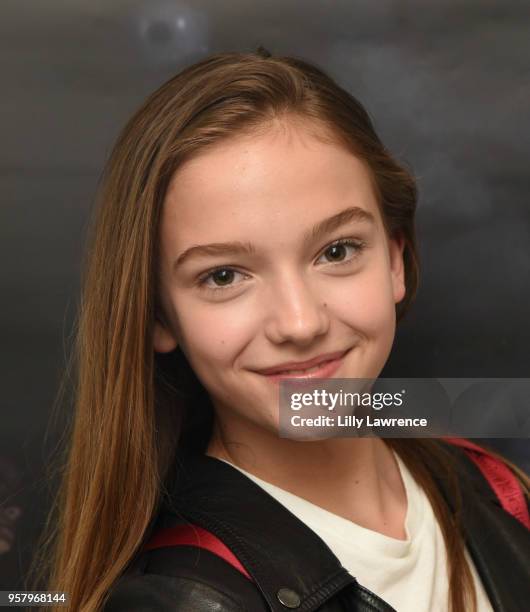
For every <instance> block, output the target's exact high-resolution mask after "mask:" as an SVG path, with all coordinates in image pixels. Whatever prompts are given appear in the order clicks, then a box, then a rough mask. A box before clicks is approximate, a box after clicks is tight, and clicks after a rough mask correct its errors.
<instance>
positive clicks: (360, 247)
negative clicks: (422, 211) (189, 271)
mask: <svg viewBox="0 0 530 612" xmlns="http://www.w3.org/2000/svg"><path fill="white" fill-rule="evenodd" d="M340 245H345V246H351V247H353V248H354V249H355V251H356V252H355V254H354V256H353V257H352V258H350V259H347V260H341V261H338V262H335V265H337V266H340V265H346V264H349V263H351V262H352V261H353V260H354V259H356V258H357V257H359V256H360V255H361V253H362V252H363V251H364V249H365V248H366V243H365V242H363V241H362V240H353V239H352V238H339V239H338V240H335V241H334V242H332V243H330V244H328V246H327V247H326V248H325V249H324V250H323V251H322V255H324V254H325V253H326V251H327V250H328V249H330V248H332V247H334V246H340ZM322 255H321V256H322ZM321 256H320V257H321ZM320 257H319V259H320ZM329 263H330V264H333V262H329ZM221 270H231V271H232V272H238V270H236V269H235V268H232V267H230V266H221V267H219V268H214V269H213V270H210V271H209V272H206V273H205V274H203V275H202V276H201V277H200V278H199V279H198V281H197V284H198V285H199V287H200V288H201V289H203V290H205V291H209V292H212V293H217V292H218V291H226V290H227V289H233V288H234V284H233V283H231V284H229V285H224V286H222V285H221V286H217V287H209V286H207V285H206V282H207V281H208V280H209V279H210V278H212V277H213V275H214V274H215V273H216V272H220V271H221Z"/></svg>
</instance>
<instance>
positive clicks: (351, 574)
mask: <svg viewBox="0 0 530 612" xmlns="http://www.w3.org/2000/svg"><path fill="white" fill-rule="evenodd" d="M416 199H417V191H416V185H415V182H414V179H413V177H412V176H411V174H410V173H409V172H408V171H407V170H406V169H405V168H404V167H402V166H400V165H399V164H398V163H397V162H396V161H395V160H394V159H393V158H392V157H391V155H390V154H389V152H388V151H387V150H386V149H385V147H384V145H383V144H382V143H381V141H380V140H379V138H378V136H377V135H376V133H375V131H374V128H373V126H372V123H371V121H370V119H369V116H368V114H367V113H366V111H365V110H364V109H363V107H362V106H361V105H360V103H359V102H358V101H357V100H356V99H355V98H353V97H352V96H351V95H350V94H348V93H347V92H346V91H345V90H343V89H342V88H340V87H339V86H338V85H337V84H336V83H335V82H334V81H333V80H332V79H331V78H330V77H328V76H327V75H326V74H324V73H323V72H322V71H321V70H320V69H317V68H316V67H315V66H312V65H310V64H309V63H307V62H304V61H301V60H299V59H295V58H289V57H272V56H270V54H269V53H268V52H267V51H265V50H264V49H262V48H260V49H259V50H258V51H257V52H256V53H249V54H238V53H226V54H219V55H215V56H212V57H210V58H207V59H205V60H204V61H201V62H199V63H197V64H195V65H193V66H190V67H189V68H187V69H185V70H184V71H182V72H181V73H180V74H178V75H177V76H175V77H174V78H172V79H171V80H170V81H168V82H167V83H166V84H164V85H163V86H162V87H161V88H160V89H158V90H157V91H156V92H155V93H153V94H152V95H151V96H150V97H149V99H148V100H147V101H146V102H145V104H144V105H143V106H142V108H141V109H140V110H139V111H138V112H137V113H136V114H135V115H134V117H133V118H132V119H131V120H130V121H129V123H128V124H127V125H126V127H125V128H124V130H123V132H122V133H121V135H120V137H119V139H118V141H117V143H116V145H115V148H114V150H113V152H112V155H111V158H110V160H109V162H108V165H107V168H106V171H105V173H104V179H103V184H102V188H101V190H100V198H99V206H98V210H97V215H96V217H95V225H94V226H93V228H92V232H91V236H92V241H91V244H90V249H89V251H88V262H87V268H86V276H85V279H84V289H83V294H82V302H81V309H80V317H79V327H78V336H77V345H76V346H77V351H76V355H77V368H78V378H77V390H76V393H77V396H76V397H77V404H76V412H75V420H74V423H73V428H72V433H71V443H70V446H69V452H68V456H67V461H66V465H65V471H64V483H63V487H62V490H61V495H60V497H59V499H58V502H57V518H56V519H55V518H53V519H50V525H51V524H52V522H51V521H52V520H53V521H54V524H55V525H56V537H55V549H54V550H55V553H54V564H53V567H52V571H51V576H50V580H49V583H48V584H49V587H48V588H50V589H54V590H62V591H66V592H67V593H68V595H69V607H70V609H72V610H82V611H91V610H99V609H104V610H106V611H107V612H115V611H122V610H123V611H126V610H127V611H129V612H130V611H140V610H160V611H166V610H167V611H169V610H182V611H185V612H189V611H201V610H204V611H206V610H208V611H211V610H223V611H227V612H228V611H236V610H250V611H252V612H255V611H256V612H257V611H260V610H263V611H265V610H275V611H279V610H288V609H298V610H304V611H305V612H307V611H309V610H321V611H328V612H331V611H339V610H379V611H389V610H399V611H400V612H401V611H405V612H408V611H409V610H425V611H427V610H439V611H442V610H444V611H445V610H452V611H453V612H464V611H466V612H467V611H469V610H479V611H481V612H484V611H490V610H495V611H500V610H502V611H506V612H507V611H510V612H513V611H515V610H523V609H526V603H527V601H528V596H529V595H530V589H529V588H528V577H529V575H528V568H529V567H530V537H529V533H528V529H527V528H526V527H525V525H524V524H523V523H524V521H525V520H526V518H527V516H526V517H525V516H522V517H521V516H520V517H516V516H513V515H512V514H511V513H510V512H508V511H507V510H505V509H504V508H503V507H501V505H500V504H499V502H498V500H497V497H496V495H495V492H494V491H493V490H492V488H490V485H489V484H488V482H487V480H486V479H485V478H484V476H483V475H482V473H481V471H480V469H479V468H478V467H477V465H476V464H475V463H474V462H473V461H471V460H470V459H469V458H468V454H467V453H466V452H465V451H464V450H462V449H461V448H459V447H456V446H454V445H451V444H449V443H448V442H446V441H443V440H438V439H431V440H428V439H401V440H398V439H386V440H383V439H380V438H378V437H371V438H336V437H334V438H328V439H319V440H312V441H297V440H290V439H286V438H280V437H279V435H278V420H279V416H278V379H279V377H280V374H279V373H281V374H283V376H290V377H294V378H297V377H300V378H304V377H310V376H317V377H326V376H327V377H340V378H354V377H359V378H377V376H378V375H379V374H380V372H381V370H382V369H383V366H384V364H385V362H386V360H387V358H388V356H389V353H390V350H391V347H392V344H393V340H394V336H395V328H396V324H397V322H399V321H400V320H401V319H402V317H403V316H404V314H405V312H406V311H407V309H408V308H409V305H410V303H411V301H412V300H413V298H414V295H415V292H416V287H417V283H418V261H417V251H416V242H415V231H414V214H415V208H416ZM471 452H475V453H476V455H477V456H479V455H480V452H481V451H480V449H479V448H478V447H474V449H473V450H472V451H471ZM498 465H499V466H501V467H504V468H505V470H507V472H508V474H509V476H510V477H511V479H512V480H511V481H510V482H512V484H513V480H515V479H516V484H517V487H520V488H519V489H518V490H517V491H516V492H515V493H514V494H519V493H521V491H524V492H525V495H526V496H528V484H529V482H528V478H527V477H526V476H525V475H524V474H523V472H522V471H520V470H519V469H518V468H517V467H516V466H514V465H513V464H511V463H509V462H507V461H504V462H502V461H501V462H499V463H498ZM506 465H509V469H508V468H506ZM514 474H515V475H516V477H515V476H514ZM521 495H522V493H521ZM523 499H525V498H523ZM526 503H527V502H526V501H525V508H524V512H527V506H526ZM53 516H55V515H53ZM186 526H187V530H186ZM179 529H180V532H179ZM179 533H180V534H181V536H180V539H173V540H171V538H170V539H167V537H168V534H169V535H170V536H171V537H174V536H175V534H177V535H178V534H179ZM190 533H191V536H190ZM164 537H166V539H165V540H164V539H163V538H164ZM153 538H154V539H153ZM157 538H158V539H157ZM160 538H162V540H161V539H160ZM161 543H162V544H163V545H161ZM171 544H174V545H171ZM176 544H179V545H176ZM198 547H200V548H198ZM54 609H55V608H54ZM58 609H59V608H57V610H58Z"/></svg>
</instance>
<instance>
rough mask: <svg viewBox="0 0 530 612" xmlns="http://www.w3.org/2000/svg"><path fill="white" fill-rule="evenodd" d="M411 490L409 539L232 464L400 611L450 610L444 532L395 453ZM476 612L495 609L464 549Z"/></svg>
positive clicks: (408, 519)
mask: <svg viewBox="0 0 530 612" xmlns="http://www.w3.org/2000/svg"><path fill="white" fill-rule="evenodd" d="M394 456H395V458H396V461H397V463H398V466H399V469H400V472H401V478H402V480H403V484H404V486H405V491H406V494H407V515H406V519H405V531H406V534H407V539H406V540H398V539H396V538H392V537H390V536H386V535H383V534H381V533H379V532H377V531H372V530H371V529H366V528H365V527H361V526H360V525H357V524H356V523H353V522H352V521H350V520H348V519H346V518H343V517H341V516H337V515H336V514H333V513H332V512H329V511H328V510H324V508H321V507H320V506H317V505H315V504H313V503H311V502H309V501H307V500H306V499H303V498H302V497H299V496H298V495H294V494H293V493H290V492H289V491H285V490H284V489H281V488H280V487H277V486H275V485H273V484H271V483H269V482H265V481H264V480H261V479H260V478H258V477H257V476H254V475H253V474H250V473H249V472H247V471H245V470H242V469H241V468H239V467H237V466H236V465H233V464H232V463H230V462H228V461H226V463H230V465H232V466H233V467H235V468H236V469H238V470H239V471H240V472H242V473H243V474H245V475H246V476H248V478H250V479H251V480H253V481H254V482H255V483H256V484H258V485H259V486H260V487H261V488H263V489H264V490H265V491H267V492H268V493H269V494H270V495H272V497H274V498H275V499H276V500H277V501H279V502H280V503H281V504H282V505H283V506H285V507H286V508H287V509H288V510H289V511H290V512H292V513H293V514H294V515H295V516H296V517H298V518H299V519H300V520H301V521H302V522H303V523H305V524H306V525H307V526H308V527H309V528H310V529H312V530H313V531H314V532H315V533H316V534H317V535H318V536H319V537H320V538H321V539H322V540H324V542H325V543H326V544H327V545H328V546H329V548H330V549H331V550H332V551H333V553H334V554H335V556H336V557H337V558H338V559H339V561H340V562H341V564H342V565H343V567H345V568H346V569H347V570H348V572H349V573H350V574H351V575H352V576H354V577H355V578H356V579H357V581H358V582H359V583H360V584H361V585H362V586H364V587H366V588H367V589H369V590H370V591H372V592H374V593H375V594H376V595H378V596H379V597H381V598H382V599H384V600H385V601H386V602H388V603H389V604H390V605H391V606H392V607H394V608H395V609H396V610H397V612H410V610H414V611H416V612H424V611H425V612H447V610H448V609H449V605H448V593H449V584H448V578H447V570H446V550H445V543H444V540H443V535H442V532H441V530H440V527H439V525H438V521H436V518H435V516H434V512H433V510H432V507H431V504H430V502H429V499H428V497H427V496H426V494H425V493H424V491H423V489H422V488H421V487H420V486H419V485H418V483H417V482H416V481H415V480H414V478H413V476H412V474H411V473H410V471H409V470H408V469H407V467H406V466H405V464H404V463H403V462H402V461H401V459H400V458H399V456H398V455H397V453H394ZM466 558H467V560H468V563H469V564H470V567H471V572H472V574H473V580H474V583H475V589H476V593H477V610H478V612H493V609H492V607H491V605H490V603H489V599H488V597H487V595H486V592H485V591H484V587H483V586H482V582H481V580H480V578H479V576H478V574H477V572H476V569H475V566H474V564H473V562H472V561H471V558H470V556H469V554H468V552H467V550H466Z"/></svg>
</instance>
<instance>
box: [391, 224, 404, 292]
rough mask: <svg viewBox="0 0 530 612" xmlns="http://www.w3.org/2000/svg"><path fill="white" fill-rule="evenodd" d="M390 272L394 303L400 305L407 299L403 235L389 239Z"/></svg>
mask: <svg viewBox="0 0 530 612" xmlns="http://www.w3.org/2000/svg"><path fill="white" fill-rule="evenodd" d="M388 248H389V256H390V272H391V274H392V287H393V292H394V302H395V303H396V304H398V303H399V302H401V300H402V299H403V298H404V297H405V293H406V286H405V262H404V260H403V251H404V249H405V240H404V238H403V235H402V234H398V235H396V236H395V237H393V238H390V239H389V245H388Z"/></svg>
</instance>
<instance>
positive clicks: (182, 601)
mask: <svg viewBox="0 0 530 612" xmlns="http://www.w3.org/2000/svg"><path fill="white" fill-rule="evenodd" d="M102 610H103V612H151V611H152V612H155V611H156V612H170V611H171V612H180V611H182V612H189V611H190V610H194V611H196V612H212V610H216V612H250V611H252V612H254V611H255V612H261V611H263V612H265V611H267V610H269V608H268V606H267V605H266V603H265V600H264V599H263V596H262V595H261V593H260V591H259V590H258V588H257V587H256V585H255V584H254V583H252V582H251V581H250V580H248V578H246V577H245V576H243V575H242V574H241V573H240V572H239V571H238V570H236V569H235V568H233V567H232V566H231V565H230V564H229V563H227V562H226V561H224V560H223V559H221V558H220V557H218V556H217V555H215V554H214V553H211V552H210V551H208V550H203V549H199V548H196V547H193V546H173V547H167V548H159V549H156V550H151V551H148V552H144V553H142V554H141V555H139V556H138V557H137V558H136V559H135V561H133V563H132V564H131V565H130V566H129V568H128V569H127V570H126V572H125V573H124V574H123V575H122V576H121V577H120V578H119V579H118V580H117V581H116V582H115V584H114V585H113V587H112V588H111V590H110V592H109V595H108V599H107V600H106V602H105V605H104V607H103V609H102Z"/></svg>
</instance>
